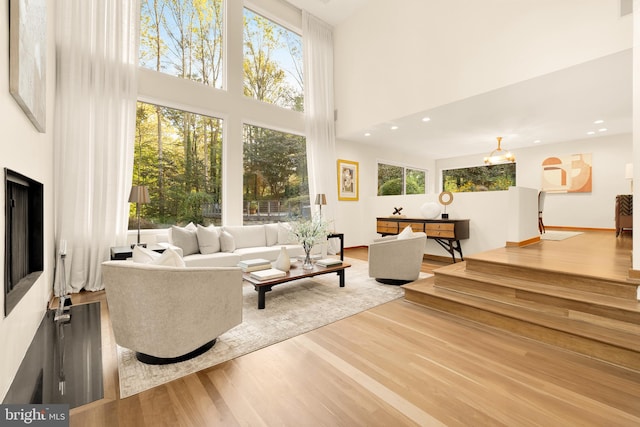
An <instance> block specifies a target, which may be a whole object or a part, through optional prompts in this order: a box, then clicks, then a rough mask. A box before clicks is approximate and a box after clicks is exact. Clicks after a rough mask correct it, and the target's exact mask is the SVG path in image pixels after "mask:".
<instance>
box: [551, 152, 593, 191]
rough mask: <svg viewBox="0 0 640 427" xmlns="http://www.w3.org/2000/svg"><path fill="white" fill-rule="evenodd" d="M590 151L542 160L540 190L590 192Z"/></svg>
mask: <svg viewBox="0 0 640 427" xmlns="http://www.w3.org/2000/svg"><path fill="white" fill-rule="evenodd" d="M592 165H593V162H592V159H591V153H581V154H571V155H567V156H553V157H547V158H546V159H544V160H543V161H542V186H541V189H542V191H546V192H547V193H590V192H591V189H592V186H593V183H592V178H593V175H592Z"/></svg>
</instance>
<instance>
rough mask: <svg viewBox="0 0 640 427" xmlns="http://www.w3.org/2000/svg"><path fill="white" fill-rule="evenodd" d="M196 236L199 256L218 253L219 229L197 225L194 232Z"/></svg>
mask: <svg viewBox="0 0 640 427" xmlns="http://www.w3.org/2000/svg"><path fill="white" fill-rule="evenodd" d="M196 234H197V236H198V247H199V248H200V253H201V254H212V253H215V252H220V228H218V227H214V226H213V225H210V226H208V227H204V226H202V225H200V224H198V230H197V232H196Z"/></svg>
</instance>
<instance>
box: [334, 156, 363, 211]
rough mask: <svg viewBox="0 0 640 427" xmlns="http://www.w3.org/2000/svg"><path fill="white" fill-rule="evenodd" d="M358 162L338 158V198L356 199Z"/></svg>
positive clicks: (358, 183) (345, 199) (358, 184)
mask: <svg viewBox="0 0 640 427" xmlns="http://www.w3.org/2000/svg"><path fill="white" fill-rule="evenodd" d="M359 186H360V181H359V178H358V162H352V161H350V160H338V200H344V201H356V200H358V191H359Z"/></svg>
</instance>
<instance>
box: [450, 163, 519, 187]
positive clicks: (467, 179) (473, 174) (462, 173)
mask: <svg viewBox="0 0 640 427" xmlns="http://www.w3.org/2000/svg"><path fill="white" fill-rule="evenodd" d="M442 183H443V188H444V191H451V192H452V193H463V192H470V191H502V190H508V189H509V187H511V186H514V185H516V164H515V163H506V164H502V165H489V166H474V167H470V168H460V169H448V170H443V171H442Z"/></svg>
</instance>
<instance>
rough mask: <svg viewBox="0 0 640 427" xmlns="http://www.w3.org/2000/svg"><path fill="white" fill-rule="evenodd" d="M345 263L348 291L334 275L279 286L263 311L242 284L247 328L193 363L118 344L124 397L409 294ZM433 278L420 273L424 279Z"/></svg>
mask: <svg viewBox="0 0 640 427" xmlns="http://www.w3.org/2000/svg"><path fill="white" fill-rule="evenodd" d="M346 261H347V262H349V263H350V264H351V267H350V268H347V269H346V270H345V278H346V285H345V287H344V288H340V287H339V286H338V276H337V275H334V274H326V275H322V276H316V277H313V278H310V279H301V280H297V281H294V282H291V283H285V284H282V285H278V286H274V288H273V290H272V291H271V292H267V296H266V308H265V309H264V310H258V308H257V304H258V293H257V292H256V291H255V290H254V288H253V287H252V286H251V285H250V284H248V283H243V290H242V292H243V298H244V307H243V322H242V324H240V325H238V326H236V327H235V328H233V329H231V330H230V331H228V332H226V333H224V334H223V335H220V337H219V338H218V341H217V342H216V345H215V346H214V347H213V348H212V349H211V350H209V351H207V352H206V353H204V354H202V355H200V356H198V357H196V358H194V359H191V360H188V361H185V362H181V363H175V364H171V365H163V366H153V365H145V364H143V363H140V362H139V361H138V360H137V359H136V358H135V354H134V352H133V351H131V350H129V349H126V348H123V347H120V346H118V374H119V377H120V397H121V398H125V397H128V396H131V395H134V394H136V393H140V392H141V391H144V390H148V389H150V388H152V387H155V386H158V385H161V384H165V383H167V382H169V381H173V380H175V379H178V378H180V377H183V376H185V375H188V374H191V373H194V372H198V371H200V370H202V369H205V368H208V367H211V366H214V365H217V364H219V363H222V362H225V361H227V360H231V359H233V358H236V357H238V356H242V355H243V354H247V353H250V352H253V351H255V350H258V349H261V348H263V347H266V346H268V345H271V344H275V343H277V342H280V341H284V340H286V339H288V338H292V337H294V336H297V335H300V334H303V333H305V332H308V331H311V330H313V329H316V328H319V327H321V326H325V325H328V324H329V323H333V322H335V321H337V320H340V319H344V318H346V317H349V316H352V315H354V314H356V313H359V312H361V311H364V310H367V309H369V308H372V307H375V306H377V305H380V304H384V303H386V302H389V301H392V300H394V299H397V298H400V297H402V296H403V295H404V291H403V290H402V288H400V287H398V286H391V285H382V284H380V283H378V282H376V281H375V280H374V279H372V278H370V277H369V276H368V263H367V262H365V261H360V260H355V259H348V260H346ZM429 276H430V274H426V273H421V274H420V278H426V277H429ZM176 315H179V313H176ZM194 327H197V325H194Z"/></svg>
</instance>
